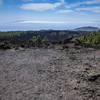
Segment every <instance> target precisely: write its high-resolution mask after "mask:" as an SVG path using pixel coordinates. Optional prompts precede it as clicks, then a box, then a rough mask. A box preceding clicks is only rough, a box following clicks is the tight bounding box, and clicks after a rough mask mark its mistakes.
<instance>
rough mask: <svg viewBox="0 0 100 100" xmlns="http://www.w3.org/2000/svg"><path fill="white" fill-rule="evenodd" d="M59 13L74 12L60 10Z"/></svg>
mask: <svg viewBox="0 0 100 100" xmlns="http://www.w3.org/2000/svg"><path fill="white" fill-rule="evenodd" d="M58 12H59V13H72V12H73V10H59V11H58Z"/></svg>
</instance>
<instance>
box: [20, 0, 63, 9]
mask: <svg viewBox="0 0 100 100" xmlns="http://www.w3.org/2000/svg"><path fill="white" fill-rule="evenodd" d="M63 3H64V0H61V1H60V2H56V3H54V4H52V3H27V4H23V5H21V7H20V8H21V9H26V10H35V11H45V10H52V9H55V8H57V7H59V6H61V5H62V4H63Z"/></svg>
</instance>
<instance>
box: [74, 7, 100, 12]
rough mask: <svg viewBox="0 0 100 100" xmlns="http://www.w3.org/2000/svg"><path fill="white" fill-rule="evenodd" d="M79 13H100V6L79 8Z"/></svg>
mask: <svg viewBox="0 0 100 100" xmlns="http://www.w3.org/2000/svg"><path fill="white" fill-rule="evenodd" d="M76 10H77V11H82V10H83V11H91V12H95V13H100V6H95V7H85V8H83V7H82V8H77V9H76Z"/></svg>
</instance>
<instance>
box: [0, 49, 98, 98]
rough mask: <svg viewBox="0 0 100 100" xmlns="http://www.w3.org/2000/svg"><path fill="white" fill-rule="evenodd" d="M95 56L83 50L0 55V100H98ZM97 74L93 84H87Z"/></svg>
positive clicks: (13, 52)
mask: <svg viewBox="0 0 100 100" xmlns="http://www.w3.org/2000/svg"><path fill="white" fill-rule="evenodd" d="M99 54H100V52H99V51H89V52H87V51H86V50H77V51H74V50H73V51H59V50H53V49H26V50H18V51H13V50H9V51H0V100H100V77H99V73H100V55H99ZM94 55H95V56H94ZM97 73H98V77H96V79H95V80H94V81H92V80H89V78H90V79H91V76H93V75H94V76H97ZM95 74H96V75H95Z"/></svg>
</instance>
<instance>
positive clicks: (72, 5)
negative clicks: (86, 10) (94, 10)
mask: <svg viewBox="0 0 100 100" xmlns="http://www.w3.org/2000/svg"><path fill="white" fill-rule="evenodd" d="M98 3H100V0H89V1H83V2H77V3H73V4H67V5H66V6H65V7H66V8H73V7H78V6H81V5H91V4H98Z"/></svg>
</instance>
